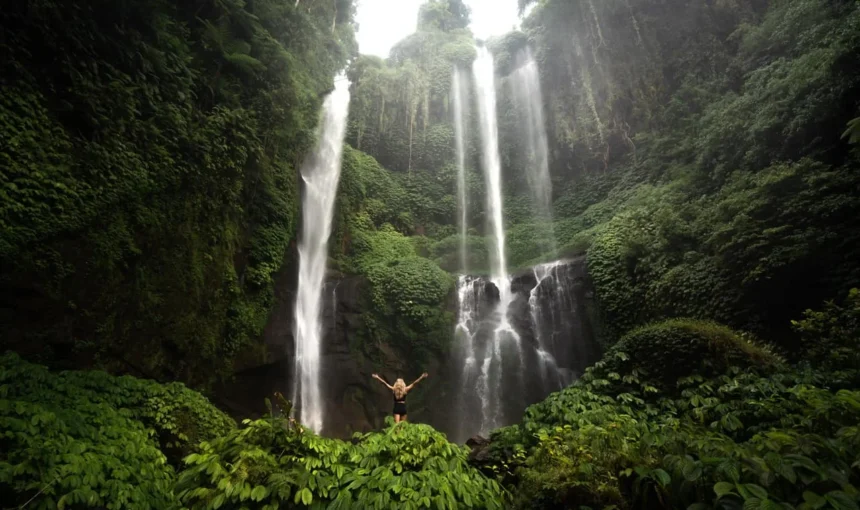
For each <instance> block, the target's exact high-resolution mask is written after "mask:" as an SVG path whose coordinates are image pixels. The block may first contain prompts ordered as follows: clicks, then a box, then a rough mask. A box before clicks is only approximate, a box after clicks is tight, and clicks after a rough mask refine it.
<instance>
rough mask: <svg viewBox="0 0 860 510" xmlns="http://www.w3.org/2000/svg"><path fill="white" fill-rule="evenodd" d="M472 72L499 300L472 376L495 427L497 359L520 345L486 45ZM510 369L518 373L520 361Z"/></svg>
mask: <svg viewBox="0 0 860 510" xmlns="http://www.w3.org/2000/svg"><path fill="white" fill-rule="evenodd" d="M472 72H473V74H474V81H475V90H476V92H477V101H478V112H479V118H480V127H481V130H480V131H481V142H482V143H481V152H482V163H483V169H484V176H485V179H486V185H487V210H488V212H489V219H490V226H491V231H492V238H493V241H494V242H493V243H492V246H491V249H490V265H491V267H490V273H491V278H490V279H491V281H492V283H493V285H495V287H496V289H498V292H499V300H498V304H497V307H496V310H495V312H494V318H495V324H496V326H495V329H494V330H493V334H492V336H491V338H489V341H488V342H486V343H485V345H484V348H483V361H482V363H481V367H480V375H479V376H478V381H477V387H478V392H479V394H481V396H482V397H481V398H482V402H481V418H482V420H481V424H482V426H481V431H482V432H483V433H487V432H489V431H490V430H492V429H494V428H496V427H498V426H499V424H500V423H501V420H502V419H503V418H504V417H503V416H502V404H501V394H502V385H503V383H504V382H505V379H506V377H505V375H507V376H510V374H507V373H506V374H503V372H507V370H509V369H510V366H511V363H507V364H503V361H505V360H504V358H505V357H509V356H511V355H513V356H517V361H521V359H522V357H521V355H520V354H521V351H522V349H521V346H520V337H519V335H518V334H517V333H516V331H514V329H513V328H512V327H511V325H510V322H509V320H508V309H509V308H510V305H511V301H512V300H513V295H512V293H511V280H510V277H509V275H508V269H507V261H506V259H505V230H504V223H503V218H502V165H501V161H500V157H499V127H498V119H497V112H496V78H495V65H494V62H493V56H492V55H491V54H490V52H489V50H487V49H486V48H478V57H477V59H476V60H475V62H474V64H473V69H472ZM511 343H512V344H513V345H511ZM511 347H514V349H511ZM505 354H507V356H505ZM506 369H507V370H506ZM515 375H516V376H518V377H523V373H522V365H521V364H520V365H519V367H518V373H517V374H515Z"/></svg>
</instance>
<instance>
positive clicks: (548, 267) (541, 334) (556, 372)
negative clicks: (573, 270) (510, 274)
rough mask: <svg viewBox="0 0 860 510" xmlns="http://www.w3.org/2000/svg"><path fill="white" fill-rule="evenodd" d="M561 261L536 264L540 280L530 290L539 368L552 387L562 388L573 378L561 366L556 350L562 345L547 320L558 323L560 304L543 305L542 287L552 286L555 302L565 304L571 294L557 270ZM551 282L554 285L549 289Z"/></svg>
mask: <svg viewBox="0 0 860 510" xmlns="http://www.w3.org/2000/svg"><path fill="white" fill-rule="evenodd" d="M561 265H562V262H561V261H557V262H550V263H548V264H539V265H537V266H535V267H534V268H532V271H533V272H534V276H535V281H536V282H537V284H536V285H535V286H534V288H533V289H532V290H531V292H529V314H530V315H531V320H532V328H533V330H534V336H535V340H536V343H537V347H536V348H537V354H538V363H539V366H538V369H539V370H540V378H541V382H542V383H543V385H544V387H545V388H546V389H547V390H548V391H557V390H560V389H562V388H564V387H565V386H567V385H568V384H570V382H571V380H572V377H571V376H570V371H569V370H568V371H565V370H562V369H560V368H559V366H558V362H557V361H556V359H555V355H554V354H553V353H556V352H559V351H560V350H561V349H560V348H559V347H560V346H558V345H556V342H555V338H554V335H553V331H546V327H545V325H546V324H551V325H554V324H556V323H557V322H558V318H557V317H555V311H556V308H557V307H558V306H553V307H550V308H549V310H546V308H545V307H542V306H541V303H540V299H539V298H540V294H541V292H542V291H547V290H549V292H552V293H553V299H554V300H555V301H556V303H554V304H557V305H561V306H562V307H564V305H565V304H566V303H564V301H566V298H567V291H566V289H565V287H564V285H563V284H562V282H561V280H560V279H559V277H558V274H557V272H558V268H559V267H560V266H561ZM548 286H551V287H553V288H552V289H546V287H548ZM559 301H560V302H559ZM547 311H549V317H546V314H547Z"/></svg>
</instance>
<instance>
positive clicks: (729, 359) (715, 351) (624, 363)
mask: <svg viewBox="0 0 860 510" xmlns="http://www.w3.org/2000/svg"><path fill="white" fill-rule="evenodd" d="M619 353H624V354H625V355H626V356H620V355H619ZM780 363H781V359H780V358H779V356H777V355H776V354H774V353H773V352H771V351H770V350H769V349H768V348H767V347H766V346H762V345H759V344H757V343H755V342H754V341H752V340H750V339H748V338H746V337H745V336H744V335H743V334H742V333H740V332H737V331H735V330H733V329H731V328H729V327H727V326H724V325H722V324H718V323H715V322H710V321H701V320H693V319H670V320H666V321H662V322H656V323H653V324H649V325H647V326H643V327H641V328H638V329H635V330H633V331H631V332H629V333H627V334H626V335H624V336H623V337H622V338H621V340H619V341H618V343H617V344H615V345H614V346H613V347H612V348H611V349H610V350H609V352H607V354H606V357H605V358H604V361H603V370H605V371H606V373H611V372H615V373H618V374H621V375H626V374H631V373H633V371H634V370H636V371H638V372H639V374H640V377H643V374H644V378H645V379H647V380H650V381H653V382H655V383H657V384H660V385H662V386H666V387H674V386H675V383H676V381H677V380H678V379H680V378H682V377H687V376H690V375H693V374H699V375H702V376H714V375H719V374H722V373H725V372H726V370H727V369H728V368H729V367H741V368H749V367H761V368H766V367H770V366H774V365H778V364H780Z"/></svg>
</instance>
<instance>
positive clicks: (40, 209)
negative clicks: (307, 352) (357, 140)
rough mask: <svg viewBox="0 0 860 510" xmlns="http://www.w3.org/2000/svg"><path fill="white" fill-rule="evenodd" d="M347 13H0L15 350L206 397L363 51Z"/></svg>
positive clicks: (0, 255) (246, 317)
mask: <svg viewBox="0 0 860 510" xmlns="http://www.w3.org/2000/svg"><path fill="white" fill-rule="evenodd" d="M353 10H354V9H353V5H352V2H351V1H350V0H339V1H338V2H322V3H321V2H316V3H312V4H311V5H307V6H306V5H304V4H301V5H300V4H299V3H295V2H276V1H269V0H264V1H255V2H253V3H246V2H241V1H234V0H227V1H223V2H216V3H208V4H206V5H197V4H193V3H189V4H173V3H169V2H151V1H148V0H133V1H130V2H120V3H117V2H109V1H98V2H95V3H93V2H80V1H77V2H76V1H72V2H54V1H51V0H46V1H39V2H36V3H29V4H17V5H15V6H11V7H10V8H9V9H4V10H3V13H2V14H0V27H2V30H0V31H2V33H3V36H2V37H0V48H2V53H3V55H4V59H3V63H2V71H0V85H2V88H3V91H4V93H3V97H2V99H0V139H2V140H3V142H0V196H2V197H3V198H2V200H0V202H2V205H0V227H2V228H0V230H2V235H0V266H2V268H3V269H2V272H0V286H2V290H3V292H2V295H3V296H4V298H3V306H2V307H0V308H2V309H3V312H2V316H0V320H2V323H3V326H4V344H5V345H6V346H7V347H14V348H15V349H19V350H22V349H27V348H28V346H30V345H35V346H38V347H36V349H38V350H41V351H47V352H48V353H49V355H48V357H49V358H50V352H51V351H50V350H49V349H47V348H53V349H54V350H55V351H54V355H55V359H54V360H51V359H48V361H55V362H57V364H61V363H62V361H63V360H64V358H70V357H71V355H70V353H72V352H76V353H81V354H83V353H86V356H85V357H86V358H89V359H93V358H95V360H96V364H97V365H99V366H103V367H106V368H110V369H114V370H128V365H132V366H135V369H136V370H135V371H136V372H137V373H143V374H150V375H153V376H157V377H169V378H174V379H182V380H185V381H189V382H192V383H194V384H207V383H210V382H212V380H213V379H215V378H217V377H222V376H224V375H225V374H226V373H227V372H228V371H229V370H230V366H231V362H232V359H233V357H234V356H235V355H236V354H237V353H238V352H240V351H242V350H247V347H248V346H249V343H250V341H251V340H252V339H255V338H256V337H257V336H258V335H259V334H260V333H261V332H262V328H263V326H264V324H265V321H266V318H267V316H268V312H269V309H270V306H271V304H272V302H273V293H272V284H273V277H274V274H275V272H276V271H277V270H278V269H279V268H280V266H281V264H282V262H283V259H284V254H285V253H286V251H287V247H288V244H289V242H290V240H291V239H292V238H293V236H294V233H295V226H296V221H295V220H296V214H297V210H298V207H297V206H298V192H297V187H296V178H295V175H296V168H297V165H298V164H299V163H300V162H301V159H302V157H303V155H304V153H305V152H306V151H307V150H308V149H309V148H310V147H311V146H312V143H313V137H314V130H315V127H316V124H317V114H318V111H319V107H320V104H321V95H322V94H323V93H324V92H326V91H327V90H329V89H330V88H331V86H332V77H333V76H334V74H335V73H336V71H337V70H338V69H341V68H342V67H343V65H344V63H345V62H346V60H347V57H348V56H349V54H350V53H351V52H352V51H354V49H355V48H354V44H355V43H354V40H353V35H352V27H351V25H350V24H349V23H350V21H351V17H352V13H353ZM24 296H26V297H24ZM22 297H24V298H23V299H21V298H22ZM72 365H74V364H72Z"/></svg>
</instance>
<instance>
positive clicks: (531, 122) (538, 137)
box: [510, 47, 556, 253]
mask: <svg viewBox="0 0 860 510" xmlns="http://www.w3.org/2000/svg"><path fill="white" fill-rule="evenodd" d="M518 59H519V61H520V62H521V65H520V66H519V67H518V68H517V70H516V71H514V72H513V73H512V74H511V77H510V84H511V89H512V92H513V97H514V99H515V101H516V102H517V104H519V105H521V109H522V115H523V117H524V118H523V119H522V125H523V127H524V131H525V139H526V149H527V151H528V164H527V166H526V177H527V179H528V183H529V187H530V188H531V193H532V197H533V199H534V205H535V219H536V220H537V221H538V222H539V223H540V224H541V226H542V227H545V228H546V233H545V234H544V236H545V237H546V239H545V241H546V243H547V244H546V246H547V248H549V249H550V250H551V251H552V252H553V253H554V252H555V248H556V246H555V244H556V243H555V233H554V231H553V225H552V181H551V180H550V175H549V149H548V144H547V138H546V126H545V124H544V112H543V96H542V94H541V86H540V75H539V71H538V66H537V62H536V61H535V59H534V56H533V55H532V52H531V49H529V48H528V47H527V48H525V49H524V50H523V51H522V52H521V53H520V54H519V55H518ZM541 230H542V231H543V229H541Z"/></svg>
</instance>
